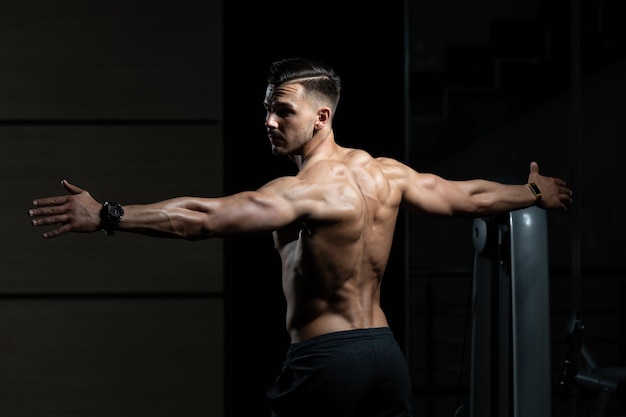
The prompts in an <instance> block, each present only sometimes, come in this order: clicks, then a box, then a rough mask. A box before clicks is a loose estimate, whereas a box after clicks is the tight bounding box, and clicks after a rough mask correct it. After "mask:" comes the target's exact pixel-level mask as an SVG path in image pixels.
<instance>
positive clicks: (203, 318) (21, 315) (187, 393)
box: [0, 297, 223, 417]
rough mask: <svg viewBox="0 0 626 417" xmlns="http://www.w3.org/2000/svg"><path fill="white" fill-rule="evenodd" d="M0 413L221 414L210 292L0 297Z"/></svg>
mask: <svg viewBox="0 0 626 417" xmlns="http://www.w3.org/2000/svg"><path fill="white" fill-rule="evenodd" d="M0 311H1V312H2V314H0V333H1V334H2V342H1V343H0V369H2V374H1V376H0V414H2V415H3V416H6V417H32V416H89V417H100V416H101V417H111V416H116V417H125V416H128V417H137V416H151V417H157V416H167V417H171V416H185V417H194V416H219V415H222V407H223V406H222V391H223V388H222V378H223V364H222V352H223V345H222V344H223V326H222V323H223V317H222V301H221V300H215V299H202V298H198V299H187V298H181V299H176V298H171V299H158V298H154V299H133V298H119V299H115V298H101V299H99V298H91V299H81V298H80V297H67V298H56V299H26V298H25V299H13V300H11V299H6V298H3V299H1V300H0Z"/></svg>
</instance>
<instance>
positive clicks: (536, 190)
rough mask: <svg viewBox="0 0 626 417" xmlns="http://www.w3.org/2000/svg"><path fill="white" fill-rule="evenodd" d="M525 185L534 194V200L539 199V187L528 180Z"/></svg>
mask: <svg viewBox="0 0 626 417" xmlns="http://www.w3.org/2000/svg"><path fill="white" fill-rule="evenodd" d="M526 186H527V187H528V188H529V189H530V191H531V192H532V193H533V195H534V196H535V201H539V200H541V197H542V195H541V190H540V189H539V187H537V184H535V183H534V182H529V183H528V184H526Z"/></svg>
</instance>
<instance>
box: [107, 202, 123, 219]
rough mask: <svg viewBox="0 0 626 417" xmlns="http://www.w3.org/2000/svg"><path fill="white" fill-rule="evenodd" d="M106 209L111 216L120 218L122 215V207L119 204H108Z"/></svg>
mask: <svg viewBox="0 0 626 417" xmlns="http://www.w3.org/2000/svg"><path fill="white" fill-rule="evenodd" d="M108 211H109V215H110V216H113V217H117V218H121V217H122V216H123V215H124V209H123V208H122V206H120V205H119V204H109V205H108Z"/></svg>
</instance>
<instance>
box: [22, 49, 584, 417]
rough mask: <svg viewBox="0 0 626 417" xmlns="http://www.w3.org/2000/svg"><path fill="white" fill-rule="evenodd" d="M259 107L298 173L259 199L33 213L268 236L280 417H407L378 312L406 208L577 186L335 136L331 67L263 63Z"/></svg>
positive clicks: (563, 192) (492, 201)
mask: <svg viewBox="0 0 626 417" xmlns="http://www.w3.org/2000/svg"><path fill="white" fill-rule="evenodd" d="M267 81H268V85H267V90H266V94H265V100H264V105H265V108H266V110H267V113H266V119H265V124H266V127H267V134H268V138H269V142H270V144H271V147H272V152H273V153H274V154H275V155H280V156H282V155H285V156H287V157H289V158H290V159H291V160H292V161H293V162H294V163H295V164H296V165H297V167H298V173H297V175H295V176H285V177H280V178H276V179H274V180H273V181H270V182H269V183H267V184H265V185H264V186H262V187H261V188H259V189H258V190H256V191H245V192H240V193H237V194H233V195H229V196H223V197H216V198H196V197H180V198H173V199H169V200H165V201H160V202H156V203H152V204H145V205H132V204H128V205H124V206H119V205H116V204H110V203H105V204H104V205H103V204H102V203H100V202H98V201H96V200H94V199H93V198H92V197H91V195H90V194H89V192H88V191H86V190H83V189H81V188H79V187H77V186H75V185H73V184H70V183H69V182H67V181H65V180H64V181H62V185H63V187H65V189H66V191H67V194H65V195H60V196H56V197H47V198H38V199H36V200H34V201H33V207H32V208H31V209H30V210H29V215H30V216H31V217H32V218H33V219H32V224H33V226H50V225H57V226H58V227H57V228H55V229H52V230H48V231H46V232H44V233H43V237H44V238H54V237H57V236H61V235H63V234H65V233H68V232H94V231H99V230H105V231H107V232H109V233H110V232H112V231H113V230H117V231H120V232H122V231H123V232H135V233H142V234H147V235H153V236H167V237H179V238H184V239H189V240H197V239H207V238H218V237H226V236H232V235H242V234H246V233H258V232H267V233H270V232H271V233H272V234H273V236H274V241H275V245H276V249H277V251H278V253H279V254H280V257H281V260H282V285H283V291H284V295H285V298H286V301H287V312H286V328H287V331H288V333H289V335H290V338H291V345H290V348H289V350H288V352H287V355H286V359H285V362H284V367H283V370H282V372H281V373H280V375H279V376H278V377H277V379H276V381H275V383H274V385H273V386H272V387H271V388H270V389H269V391H268V393H267V400H268V403H269V405H270V407H271V409H272V413H273V414H272V415H273V416H274V417H278V416H281V417H285V416H291V417H305V416H319V417H331V416H359V417H364V416H411V415H412V406H411V388H410V380H409V372H408V369H407V366H406V363H405V361H404V357H403V355H402V352H401V350H400V348H399V345H398V344H397V343H396V341H395V339H394V337H393V334H392V332H391V331H390V329H389V327H388V323H387V319H386V318H385V313H384V312H383V310H382V309H381V306H380V288H381V280H382V277H383V275H384V272H385V267H386V265H387V261H388V257H389V253H390V249H391V244H392V238H393V233H394V229H395V224H396V219H397V217H398V213H399V211H400V209H401V208H406V209H409V210H413V211H416V212H421V213H426V214H430V215H438V216H470V217H482V216H491V215H495V214H498V213H502V212H506V211H511V210H517V209H522V208H525V207H529V206H532V205H537V206H539V207H541V208H544V209H566V207H567V205H569V204H571V202H572V191H571V190H570V189H569V188H568V187H567V186H566V184H565V182H564V181H563V180H561V179H559V178H553V177H547V176H543V175H541V174H539V167H538V165H537V164H536V163H534V162H532V163H531V164H530V174H529V176H528V183H529V184H519V185H507V184H502V183H498V182H493V181H486V180H481V179H475V180H467V181H450V180H446V179H444V178H441V177H439V176H437V175H433V174H429V173H420V172H417V171H415V170H413V169H412V168H410V167H408V166H406V165H405V164H403V163H401V162H399V161H397V160H394V159H390V158H373V157H372V156H370V155H369V154H368V153H367V152H365V151H363V150H359V149H351V148H345V147H342V146H340V145H338V144H337V143H336V142H335V137H334V132H333V127H332V122H333V117H334V115H335V110H336V108H337V104H338V102H339V96H340V89H341V83H340V79H339V77H338V76H337V74H336V73H335V72H334V71H333V70H332V69H331V68H329V67H327V66H325V65H323V64H321V63H319V62H315V61H311V60H305V59H288V60H283V61H279V62H275V63H273V64H272V65H271V67H270V73H269V77H268V80H267Z"/></svg>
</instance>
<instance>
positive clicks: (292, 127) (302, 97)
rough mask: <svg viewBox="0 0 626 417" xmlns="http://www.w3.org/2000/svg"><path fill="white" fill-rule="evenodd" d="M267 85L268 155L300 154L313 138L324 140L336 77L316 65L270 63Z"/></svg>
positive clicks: (337, 86)
mask: <svg viewBox="0 0 626 417" xmlns="http://www.w3.org/2000/svg"><path fill="white" fill-rule="evenodd" d="M267 82H268V84H267V90H266V92H265V100H264V103H263V104H264V105H265V109H266V111H267V114H266V120H265V125H266V127H267V132H268V137H269V139H270V143H271V145H272V152H273V153H274V154H276V155H291V156H292V157H296V156H297V155H304V154H305V153H306V149H307V145H308V144H309V143H310V142H311V141H312V139H313V138H315V137H320V136H324V137H327V135H325V134H324V132H329V133H330V132H331V131H332V119H333V117H334V114H335V109H336V108H337V103H338V102H339V95H340V90H341V81H340V79H339V77H338V76H337V74H335V72H334V71H333V70H332V69H331V68H329V67H327V66H325V65H323V64H321V63H319V62H316V61H312V60H307V59H301V58H293V59H286V60H282V61H278V62H275V63H273V64H272V65H271V66H270V71H269V75H268V78H267ZM320 132H321V133H322V135H317V134H318V133H320ZM315 142H316V141H313V143H315Z"/></svg>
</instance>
